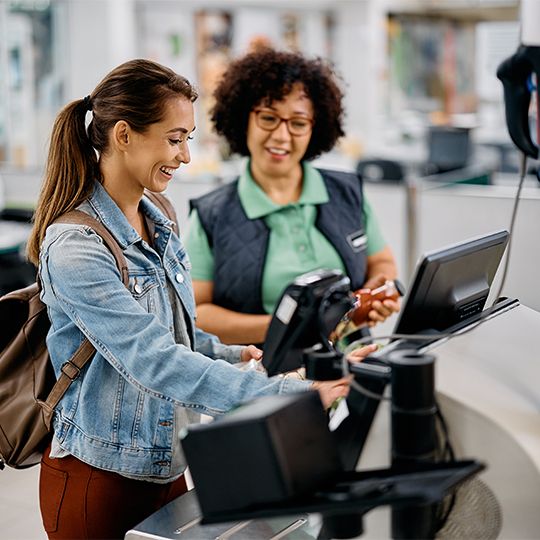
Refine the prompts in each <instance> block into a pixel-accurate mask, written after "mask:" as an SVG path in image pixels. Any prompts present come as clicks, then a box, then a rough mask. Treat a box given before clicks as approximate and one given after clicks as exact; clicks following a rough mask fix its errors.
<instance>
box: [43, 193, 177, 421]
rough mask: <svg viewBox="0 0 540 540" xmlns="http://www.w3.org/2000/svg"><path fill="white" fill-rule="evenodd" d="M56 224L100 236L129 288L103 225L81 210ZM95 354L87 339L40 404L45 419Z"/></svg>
mask: <svg viewBox="0 0 540 540" xmlns="http://www.w3.org/2000/svg"><path fill="white" fill-rule="evenodd" d="M169 204H170V203H169ZM171 206H172V205H171ZM54 223H70V224H74V225H86V226H87V227H90V228H91V229H92V230H94V231H95V232H96V233H97V234H99V236H101V238H102V239H103V241H104V242H105V244H106V245H107V247H108V248H109V250H110V251H111V253H112V254H113V256H114V258H115V260H116V264H117V265H118V269H119V270H120V275H121V277H122V283H123V284H124V285H125V286H126V287H127V286H128V284H129V274H128V266H127V261H126V259H125V257H124V254H123V253H122V250H121V248H120V246H119V245H118V242H117V241H116V240H115V238H114V236H113V235H112V234H111V233H110V232H109V231H108V229H107V228H106V227H105V226H104V225H103V224H102V223H100V222H99V221H98V220H97V219H94V218H93V217H92V216H90V215H88V214H86V213H85V212H81V211H80V210H72V211H70V212H67V213H65V214H63V215H62V216H60V217H59V218H58V219H56V220H55V221H54ZM95 352H96V349H95V348H94V346H93V345H92V343H90V341H88V339H87V338H85V339H84V341H83V342H82V343H81V345H80V346H79V348H78V349H77V350H76V351H75V353H74V354H73V356H72V357H71V358H70V359H69V360H68V361H67V362H65V363H64V364H63V365H62V367H61V374H60V377H59V378H58V380H57V381H56V383H55V384H54V386H53V387H52V389H51V391H50V392H49V395H48V396H47V399H46V400H45V401H44V402H41V403H40V405H41V406H42V408H43V409H44V412H45V414H44V418H45V419H52V412H53V410H54V408H55V407H56V406H57V405H58V403H59V402H60V400H61V399H62V397H63V396H64V394H65V393H66V391H67V389H68V388H69V386H70V385H71V383H72V382H73V381H74V380H75V379H76V378H77V377H78V376H79V374H80V372H81V370H82V369H83V368H84V366H85V365H86V364H87V362H89V361H90V360H91V359H92V358H93V356H94V354H95ZM49 427H50V426H49Z"/></svg>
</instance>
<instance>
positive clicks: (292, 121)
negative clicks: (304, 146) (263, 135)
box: [253, 109, 313, 137]
mask: <svg viewBox="0 0 540 540" xmlns="http://www.w3.org/2000/svg"><path fill="white" fill-rule="evenodd" d="M253 112H254V113H255V123H256V124H257V125H258V126H259V127H260V128H261V129H264V130H265V131H274V130H275V129H277V128H278V127H279V126H280V125H281V122H285V123H286V124H287V129H288V130H289V133H290V134H291V135H293V136H297V137H300V136H302V135H307V134H308V133H309V132H310V131H311V130H312V128H313V120H311V118H305V117H303V116H291V117H290V118H282V117H281V116H279V115H277V114H276V113H274V112H271V111H266V110H262V109H255V110H254V111H253Z"/></svg>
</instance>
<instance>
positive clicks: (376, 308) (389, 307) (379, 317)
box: [362, 274, 400, 326]
mask: <svg viewBox="0 0 540 540" xmlns="http://www.w3.org/2000/svg"><path fill="white" fill-rule="evenodd" d="M387 280H388V277H387V276H386V275H384V274H377V275H376V276H373V277H371V278H370V279H368V280H367V281H366V282H365V283H364V285H362V288H364V289H376V288H377V287H380V286H381V285H384V284H385V283H386V281H387ZM399 307H400V303H399V300H390V299H387V300H383V301H382V302H381V301H380V300H375V301H374V302H373V303H372V304H371V310H370V311H369V313H368V323H367V324H368V326H375V325H376V324H378V323H381V322H384V321H385V320H386V319H388V317H390V315H392V314H393V313H397V312H398V311H399Z"/></svg>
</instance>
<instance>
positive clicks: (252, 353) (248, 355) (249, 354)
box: [240, 345, 263, 362]
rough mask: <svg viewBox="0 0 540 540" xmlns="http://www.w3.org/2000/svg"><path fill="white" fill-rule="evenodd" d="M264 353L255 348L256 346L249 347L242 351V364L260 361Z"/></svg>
mask: <svg viewBox="0 0 540 540" xmlns="http://www.w3.org/2000/svg"><path fill="white" fill-rule="evenodd" d="M262 354H263V352H262V351H261V349H259V348H257V347H255V345H248V346H247V347H244V348H243V349H242V352H241V353H240V360H241V361H242V362H249V361H250V360H260V359H261V358H262Z"/></svg>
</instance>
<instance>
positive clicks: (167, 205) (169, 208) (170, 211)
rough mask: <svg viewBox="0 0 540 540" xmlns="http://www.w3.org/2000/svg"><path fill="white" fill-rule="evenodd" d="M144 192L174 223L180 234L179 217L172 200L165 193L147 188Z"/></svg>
mask: <svg viewBox="0 0 540 540" xmlns="http://www.w3.org/2000/svg"><path fill="white" fill-rule="evenodd" d="M144 194H145V196H146V197H148V199H150V201H151V202H153V203H154V204H155V205H156V206H157V207H158V208H159V209H160V210H161V211H162V212H163V213H164V214H165V215H166V216H167V217H168V218H169V219H170V220H171V221H172V222H173V223H174V226H175V227H176V233H177V234H178V231H179V228H178V217H177V215H176V210H175V209H174V206H173V205H172V203H171V201H170V200H169V199H168V198H167V197H165V195H163V194H161V193H155V192H154V191H148V190H147V189H146V190H145V191H144Z"/></svg>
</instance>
